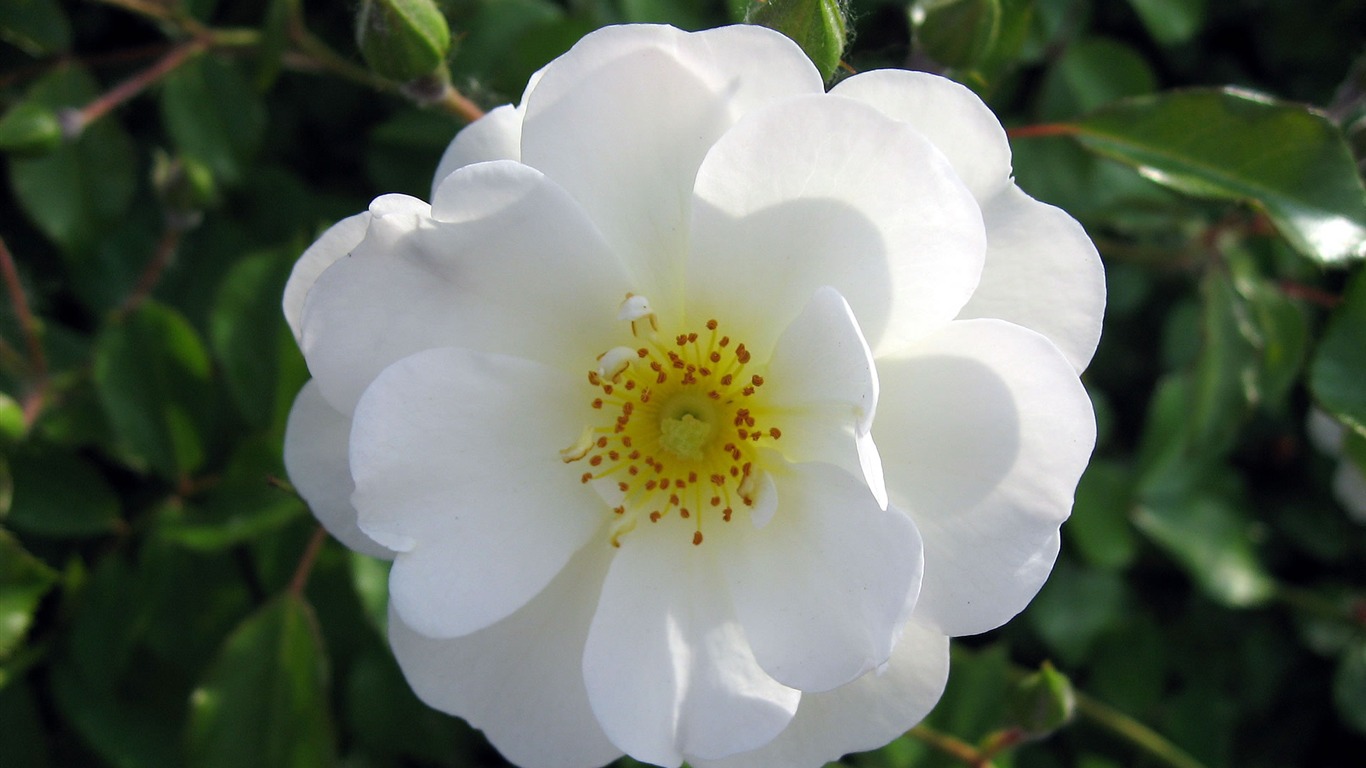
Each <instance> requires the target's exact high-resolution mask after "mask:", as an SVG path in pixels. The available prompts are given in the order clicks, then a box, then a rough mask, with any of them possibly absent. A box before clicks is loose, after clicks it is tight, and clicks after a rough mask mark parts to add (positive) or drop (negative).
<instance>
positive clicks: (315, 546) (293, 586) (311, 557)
mask: <svg viewBox="0 0 1366 768" xmlns="http://www.w3.org/2000/svg"><path fill="white" fill-rule="evenodd" d="M326 541H327V529H326V528H323V527H322V526H321V525H320V526H318V528H317V530H315V531H313V536H312V537H311V538H310V539H309V540H308V544H306V545H304V553H303V554H302V555H300V556H299V564H298V566H296V567H295V568H294V576H293V577H292V578H291V579H290V580H289V593H290V594H292V595H294V596H295V597H303V594H304V588H305V587H307V586H308V576H309V574H311V573H312V572H313V565H314V563H316V562H317V560H318V553H319V552H321V551H322V548H323V543H324V542H326Z"/></svg>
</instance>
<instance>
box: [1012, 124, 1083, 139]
mask: <svg viewBox="0 0 1366 768" xmlns="http://www.w3.org/2000/svg"><path fill="white" fill-rule="evenodd" d="M1080 132H1081V129H1080V128H1078V127H1077V126H1075V125H1073V124H1071V123H1040V124H1038V125H1020V126H1016V127H1014V128H1007V129H1006V136H1007V137H1008V138H1011V139H1040V138H1044V137H1046V136H1075V135H1077V134H1078V133H1080Z"/></svg>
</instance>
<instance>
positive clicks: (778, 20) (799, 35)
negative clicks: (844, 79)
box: [745, 0, 849, 80]
mask: <svg viewBox="0 0 1366 768" xmlns="http://www.w3.org/2000/svg"><path fill="white" fill-rule="evenodd" d="M745 23H747V24H758V25H759V26H762V27H768V28H769V29H776V30H778V31H779V32H782V33H783V34H784V35H787V36H788V37H790V38H792V39H793V40H795V41H797V45H800V46H801V47H802V50H803V51H806V55H807V56H809V57H811V61H812V62H813V63H815V65H816V69H818V70H820V73H821V77H823V78H825V79H826V80H829V79H830V77H831V76H832V75H834V74H835V70H836V69H839V65H840V57H841V56H843V55H844V46H845V45H847V44H848V42H849V29H848V26H847V24H846V22H845V17H844V8H843V6H842V5H841V3H840V2H839V0H763V1H762V2H756V3H755V4H754V5H751V6H750V8H749V13H748V14H746V15H745Z"/></svg>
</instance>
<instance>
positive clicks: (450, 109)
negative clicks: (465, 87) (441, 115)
mask: <svg viewBox="0 0 1366 768" xmlns="http://www.w3.org/2000/svg"><path fill="white" fill-rule="evenodd" d="M437 106H439V107H440V108H441V109H443V110H445V111H446V112H447V113H448V114H451V115H455V116H456V117H458V118H460V119H461V120H464V121H465V122H467V123H472V122H474V121H475V120H478V119H479V118H481V117H483V116H484V110H483V109H481V108H480V107H479V105H478V104H475V103H474V102H473V101H470V99H469V97H467V96H465V94H463V93H461V92H460V91H458V90H456V89H455V86H452V85H450V84H449V83H448V84H447V85H446V89H445V91H444V92H443V93H442V94H441V99H440V100H439V101H438V102H437Z"/></svg>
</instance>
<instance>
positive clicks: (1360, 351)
mask: <svg viewBox="0 0 1366 768" xmlns="http://www.w3.org/2000/svg"><path fill="white" fill-rule="evenodd" d="M1363 382H1366V269H1363V270H1360V271H1359V272H1357V275H1356V277H1354V278H1353V279H1352V282H1351V284H1350V285H1348V287H1347V292H1346V294H1345V295H1344V296H1343V300H1342V304H1341V305H1340V306H1339V307H1338V308H1337V309H1335V310H1334V311H1333V316H1332V318H1330V319H1329V321H1328V326H1327V327H1326V328H1325V329H1324V332H1323V338H1322V340H1321V341H1320V342H1319V347H1318V351H1317V352H1315V353H1314V362H1313V365H1312V367H1311V368H1310V371H1309V389H1310V391H1312V392H1313V393H1314V398H1315V399H1316V400H1318V403H1319V405H1320V406H1322V407H1323V409H1324V410H1326V411H1328V412H1329V413H1332V414H1333V415H1334V416H1335V417H1337V419H1338V420H1339V421H1341V422H1343V423H1344V424H1347V425H1348V426H1350V427H1351V428H1352V429H1354V430H1356V431H1357V432H1358V433H1360V434H1362V435H1366V386H1364V385H1363Z"/></svg>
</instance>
